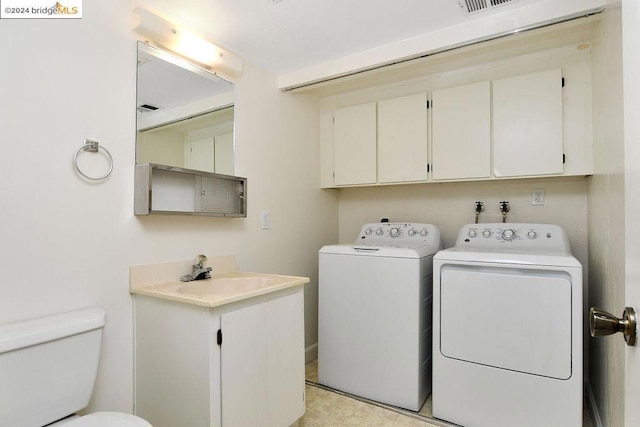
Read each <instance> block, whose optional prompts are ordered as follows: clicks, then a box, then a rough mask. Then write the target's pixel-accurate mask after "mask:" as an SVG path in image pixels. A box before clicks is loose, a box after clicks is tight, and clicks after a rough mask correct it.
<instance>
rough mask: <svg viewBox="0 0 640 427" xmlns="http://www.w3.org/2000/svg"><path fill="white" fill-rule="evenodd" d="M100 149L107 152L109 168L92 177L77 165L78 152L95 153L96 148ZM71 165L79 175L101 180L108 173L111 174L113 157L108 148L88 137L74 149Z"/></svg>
mask: <svg viewBox="0 0 640 427" xmlns="http://www.w3.org/2000/svg"><path fill="white" fill-rule="evenodd" d="M100 149H102V150H103V151H104V152H105V153H106V154H107V157H108V158H109V170H108V171H107V173H106V174H104V175H103V176H101V177H98V178H94V177H92V176H89V175H87V174H85V173H84V172H82V171H81V170H80V167H79V166H78V154H80V151H88V152H89V153H97V152H98V150H100ZM73 166H74V167H75V169H76V171H77V172H78V173H79V174H80V175H82V176H84V177H85V178H87V179H90V180H92V181H101V180H103V179H105V178H106V177H108V176H109V175H111V171H113V157H111V153H110V152H109V150H107V149H106V148H104V147H101V146H100V144H99V143H98V141H92V140H90V139H85V140H84V144H82V145H81V146H80V148H78V149H77V150H76V152H75V154H74V155H73Z"/></svg>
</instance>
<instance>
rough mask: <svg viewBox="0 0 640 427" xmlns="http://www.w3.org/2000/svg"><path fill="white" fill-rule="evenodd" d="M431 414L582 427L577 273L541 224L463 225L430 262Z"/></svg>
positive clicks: (554, 229)
mask: <svg viewBox="0 0 640 427" xmlns="http://www.w3.org/2000/svg"><path fill="white" fill-rule="evenodd" d="M433 287H434V290H433V295H434V319H433V328H434V333H433V345H434V351H433V415H434V416H435V417H436V418H440V419H444V420H447V421H450V422H453V423H456V424H460V425H463V426H469V427H507V426H509V427H512V426H518V427H528V426H531V427H533V426H536V427H538V426H558V427H579V426H581V425H582V382H583V379H582V377H583V374H582V266H581V264H580V263H579V262H578V260H577V259H576V258H574V257H573V255H572V254H571V249H570V246H569V241H568V238H567V234H566V233H565V231H564V230H563V229H562V228H561V227H559V226H557V225H547V224H515V223H507V224H503V223H499V224H469V225H466V226H464V227H463V228H462V229H461V230H460V232H459V234H458V238H457V241H456V244H455V246H454V247H453V248H450V249H446V250H443V251H440V252H439V253H438V254H437V255H436V256H435V257H434V279H433Z"/></svg>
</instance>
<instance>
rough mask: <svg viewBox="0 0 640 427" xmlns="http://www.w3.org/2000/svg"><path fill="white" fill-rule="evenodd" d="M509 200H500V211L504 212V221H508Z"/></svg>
mask: <svg viewBox="0 0 640 427" xmlns="http://www.w3.org/2000/svg"><path fill="white" fill-rule="evenodd" d="M510 210H511V208H509V202H506V201H505V202H500V212H502V222H507V212H509V211H510Z"/></svg>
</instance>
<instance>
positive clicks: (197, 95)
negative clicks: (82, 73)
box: [136, 42, 235, 175]
mask: <svg viewBox="0 0 640 427" xmlns="http://www.w3.org/2000/svg"><path fill="white" fill-rule="evenodd" d="M137 82H138V84H137V94H136V106H137V115H136V117H137V133H136V164H143V163H155V164H160V165H166V166H175V167H180V168H185V169H194V170H199V171H205V172H215V173H219V174H225V175H233V174H234V157H235V156H234V125H233V117H234V102H235V96H234V84H233V83H231V82H228V81H226V80H223V79H221V78H220V77H218V76H217V75H215V74H213V73H211V72H209V71H207V70H205V69H203V68H200V67H198V66H195V65H193V64H191V63H189V62H187V61H185V60H184V59H182V58H178V57H176V56H173V55H171V54H169V53H167V52H164V51H162V50H159V49H156V48H153V47H151V46H149V45H147V44H145V43H142V42H139V43H138V76H137Z"/></svg>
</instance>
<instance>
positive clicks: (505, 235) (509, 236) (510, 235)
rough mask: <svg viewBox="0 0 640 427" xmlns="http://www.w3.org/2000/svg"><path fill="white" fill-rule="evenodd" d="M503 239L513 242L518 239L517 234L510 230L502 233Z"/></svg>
mask: <svg viewBox="0 0 640 427" xmlns="http://www.w3.org/2000/svg"><path fill="white" fill-rule="evenodd" d="M502 238H503V239H504V240H513V239H515V238H516V232H515V231H514V230H512V229H510V228H507V229H506V230H504V231H503V232H502Z"/></svg>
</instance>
